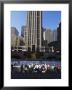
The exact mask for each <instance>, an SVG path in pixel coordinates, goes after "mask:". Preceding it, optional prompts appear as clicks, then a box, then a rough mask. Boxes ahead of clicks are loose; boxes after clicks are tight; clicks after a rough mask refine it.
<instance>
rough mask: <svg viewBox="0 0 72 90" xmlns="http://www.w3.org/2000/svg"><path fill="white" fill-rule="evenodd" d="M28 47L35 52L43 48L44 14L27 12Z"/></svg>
mask: <svg viewBox="0 0 72 90" xmlns="http://www.w3.org/2000/svg"><path fill="white" fill-rule="evenodd" d="M27 32H28V33H27V37H28V38H27V46H28V47H29V48H30V49H31V51H33V50H35V51H36V50H40V48H41V47H42V36H43V35H42V12H41V11H28V12H27Z"/></svg>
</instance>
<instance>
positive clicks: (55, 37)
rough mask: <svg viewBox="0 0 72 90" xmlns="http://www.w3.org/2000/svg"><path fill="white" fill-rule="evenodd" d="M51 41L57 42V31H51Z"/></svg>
mask: <svg viewBox="0 0 72 90" xmlns="http://www.w3.org/2000/svg"><path fill="white" fill-rule="evenodd" d="M53 41H57V30H54V31H53Z"/></svg>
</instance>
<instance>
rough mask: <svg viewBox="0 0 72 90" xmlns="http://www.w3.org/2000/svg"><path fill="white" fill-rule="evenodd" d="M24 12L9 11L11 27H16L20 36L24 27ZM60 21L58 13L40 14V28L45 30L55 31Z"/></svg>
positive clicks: (25, 17)
mask: <svg viewBox="0 0 72 90" xmlns="http://www.w3.org/2000/svg"><path fill="white" fill-rule="evenodd" d="M26 19H27V12H26V11H11V27H16V29H17V30H18V31H19V35H20V34H21V27H22V26H23V25H26ZM60 21H61V12H60V11H43V12H42V27H43V28H45V29H51V30H56V29H57V27H58V25H59V23H60Z"/></svg>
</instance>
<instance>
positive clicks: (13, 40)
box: [11, 27, 19, 47]
mask: <svg viewBox="0 0 72 90" xmlns="http://www.w3.org/2000/svg"><path fill="white" fill-rule="evenodd" d="M18 35H19V32H18V30H17V29H16V28H15V27H11V47H16V46H18V45H19V44H18Z"/></svg>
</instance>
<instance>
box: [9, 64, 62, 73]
mask: <svg viewBox="0 0 72 90" xmlns="http://www.w3.org/2000/svg"><path fill="white" fill-rule="evenodd" d="M11 72H12V73H13V72H20V73H48V72H57V73H60V72H61V66H60V65H49V64H22V65H17V64H16V63H15V64H11Z"/></svg>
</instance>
